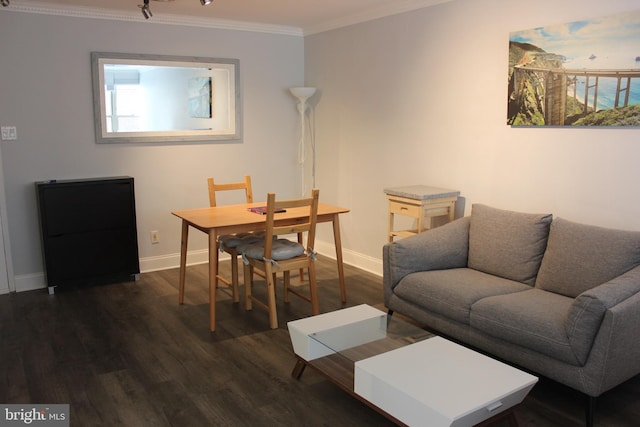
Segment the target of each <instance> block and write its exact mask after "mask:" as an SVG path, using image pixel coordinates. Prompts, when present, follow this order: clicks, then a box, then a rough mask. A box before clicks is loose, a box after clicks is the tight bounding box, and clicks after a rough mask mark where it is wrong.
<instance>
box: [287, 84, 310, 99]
mask: <svg viewBox="0 0 640 427" xmlns="http://www.w3.org/2000/svg"><path fill="white" fill-rule="evenodd" d="M289 90H290V91H291V93H292V94H293V96H295V97H296V98H299V99H301V100H305V99H307V98H310V97H312V96H313V94H314V93H316V88H315V87H301V86H300V87H292V88H289Z"/></svg>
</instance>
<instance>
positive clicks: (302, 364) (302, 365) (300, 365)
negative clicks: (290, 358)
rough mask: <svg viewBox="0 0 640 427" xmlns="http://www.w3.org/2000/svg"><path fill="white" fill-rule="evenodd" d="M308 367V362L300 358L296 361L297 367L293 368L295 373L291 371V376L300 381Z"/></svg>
mask: <svg viewBox="0 0 640 427" xmlns="http://www.w3.org/2000/svg"><path fill="white" fill-rule="evenodd" d="M306 367H307V362H306V361H305V360H304V359H301V358H299V357H298V360H297V361H296V366H294V367H293V371H291V376H292V377H293V378H295V379H300V377H301V376H302V373H303V372H304V368H306Z"/></svg>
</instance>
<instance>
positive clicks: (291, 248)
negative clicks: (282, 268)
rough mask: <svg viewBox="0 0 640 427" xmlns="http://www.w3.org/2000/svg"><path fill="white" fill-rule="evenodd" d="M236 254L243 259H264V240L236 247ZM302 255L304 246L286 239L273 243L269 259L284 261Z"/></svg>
mask: <svg viewBox="0 0 640 427" xmlns="http://www.w3.org/2000/svg"><path fill="white" fill-rule="evenodd" d="M238 252H239V253H241V254H242V257H243V258H252V259H263V258H264V240H260V241H257V242H249V243H243V244H242V245H240V246H238ZM303 253H304V246H302V245H301V244H300V243H298V242H292V241H291V240H287V239H277V240H274V242H273V247H272V249H271V259H273V260H275V261H281V260H284V259H289V258H295V257H297V256H300V255H302V254H303Z"/></svg>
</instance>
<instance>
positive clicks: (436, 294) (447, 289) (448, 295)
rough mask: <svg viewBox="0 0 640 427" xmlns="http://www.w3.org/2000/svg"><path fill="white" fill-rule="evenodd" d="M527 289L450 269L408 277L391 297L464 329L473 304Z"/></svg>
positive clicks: (511, 282) (468, 270) (497, 279)
mask: <svg viewBox="0 0 640 427" xmlns="http://www.w3.org/2000/svg"><path fill="white" fill-rule="evenodd" d="M530 289H531V287H530V286H528V285H525V284H522V283H519V282H515V281H513V280H507V279H503V278H500V277H497V276H492V275H490V274H486V273H483V272H481V271H477V270H473V269H471V268H453V269H449V270H433V271H420V272H417V273H411V274H408V275H407V276H405V277H404V278H403V279H402V280H401V281H400V282H399V283H398V285H397V286H396V287H395V289H394V293H395V294H397V295H398V296H399V297H401V298H403V299H405V300H408V301H411V302H412V303H414V304H417V305H419V306H421V307H424V308H425V309H426V310H429V311H432V312H435V313H438V314H440V315H442V316H445V317H448V318H450V319H453V320H456V321H458V322H461V323H464V324H466V325H468V324H469V321H470V318H469V314H470V310H471V306H472V305H473V304H474V303H475V302H476V301H478V300H481V299H483V298H487V297H490V296H494V295H501V294H506V293H512V292H522V291H525V290H530Z"/></svg>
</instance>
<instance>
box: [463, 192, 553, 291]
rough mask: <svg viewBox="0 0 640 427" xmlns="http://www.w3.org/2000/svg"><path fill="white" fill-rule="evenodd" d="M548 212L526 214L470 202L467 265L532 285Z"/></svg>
mask: <svg viewBox="0 0 640 427" xmlns="http://www.w3.org/2000/svg"><path fill="white" fill-rule="evenodd" d="M551 220H552V215H551V214H530V213H520V212H512V211H507V210H502V209H495V208H492V207H489V206H485V205H482V204H474V205H473V207H472V209H471V224H470V226H469V260H468V265H467V266H468V267H470V268H473V269H476V270H480V271H484V272H485V273H489V274H494V275H496V276H500V277H504V278H506V279H511V280H517V281H518V282H522V283H527V284H529V285H533V284H534V283H535V280H536V275H537V273H538V269H539V268H540V263H541V262H542V256H543V255H544V250H545V248H546V247H547V238H548V237H549V226H550V224H551Z"/></svg>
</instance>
